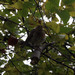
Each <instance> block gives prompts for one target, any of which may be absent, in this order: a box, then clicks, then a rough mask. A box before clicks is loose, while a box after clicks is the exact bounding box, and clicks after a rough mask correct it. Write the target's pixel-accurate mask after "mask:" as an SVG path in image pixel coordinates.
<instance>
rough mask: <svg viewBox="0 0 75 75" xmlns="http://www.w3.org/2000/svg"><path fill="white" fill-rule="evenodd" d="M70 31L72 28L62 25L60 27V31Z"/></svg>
mask: <svg viewBox="0 0 75 75" xmlns="http://www.w3.org/2000/svg"><path fill="white" fill-rule="evenodd" d="M70 31H72V28H69V27H64V26H61V27H60V33H68V32H70Z"/></svg>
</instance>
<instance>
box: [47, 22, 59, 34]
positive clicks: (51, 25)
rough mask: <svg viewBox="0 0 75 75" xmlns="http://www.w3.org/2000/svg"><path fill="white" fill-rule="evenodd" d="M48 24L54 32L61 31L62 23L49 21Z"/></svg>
mask: <svg viewBox="0 0 75 75" xmlns="http://www.w3.org/2000/svg"><path fill="white" fill-rule="evenodd" d="M46 25H47V26H48V27H50V29H52V30H53V31H54V32H56V33H59V31H60V25H59V24H56V23H55V22H47V23H46Z"/></svg>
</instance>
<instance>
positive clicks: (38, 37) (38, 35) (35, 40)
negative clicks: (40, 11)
mask: <svg viewBox="0 0 75 75" xmlns="http://www.w3.org/2000/svg"><path fill="white" fill-rule="evenodd" d="M44 40H45V31H44V28H43V26H41V25H38V26H37V27H36V28H34V29H32V30H31V31H30V33H29V36H28V37H27V39H26V42H27V43H28V44H30V45H31V46H34V47H39V46H40V45H41V44H42V43H43V42H44Z"/></svg>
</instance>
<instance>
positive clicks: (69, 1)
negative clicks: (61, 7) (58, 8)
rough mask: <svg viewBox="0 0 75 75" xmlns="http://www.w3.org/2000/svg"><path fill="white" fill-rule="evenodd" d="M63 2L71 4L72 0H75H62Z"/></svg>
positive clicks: (73, 0) (74, 0)
mask: <svg viewBox="0 0 75 75" xmlns="http://www.w3.org/2000/svg"><path fill="white" fill-rule="evenodd" d="M63 2H64V4H66V5H69V4H72V3H73V2H75V0H68V1H67V0H63Z"/></svg>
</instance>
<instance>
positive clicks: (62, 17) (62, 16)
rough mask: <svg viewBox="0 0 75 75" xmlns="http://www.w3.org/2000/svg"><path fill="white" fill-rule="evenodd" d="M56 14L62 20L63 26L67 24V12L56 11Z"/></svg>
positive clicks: (68, 16)
mask: <svg viewBox="0 0 75 75" xmlns="http://www.w3.org/2000/svg"><path fill="white" fill-rule="evenodd" d="M57 14H58V15H59V16H60V18H61V20H63V22H64V24H66V23H67V22H68V20H69V18H70V15H69V12H68V11H67V10H61V11H57Z"/></svg>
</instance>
